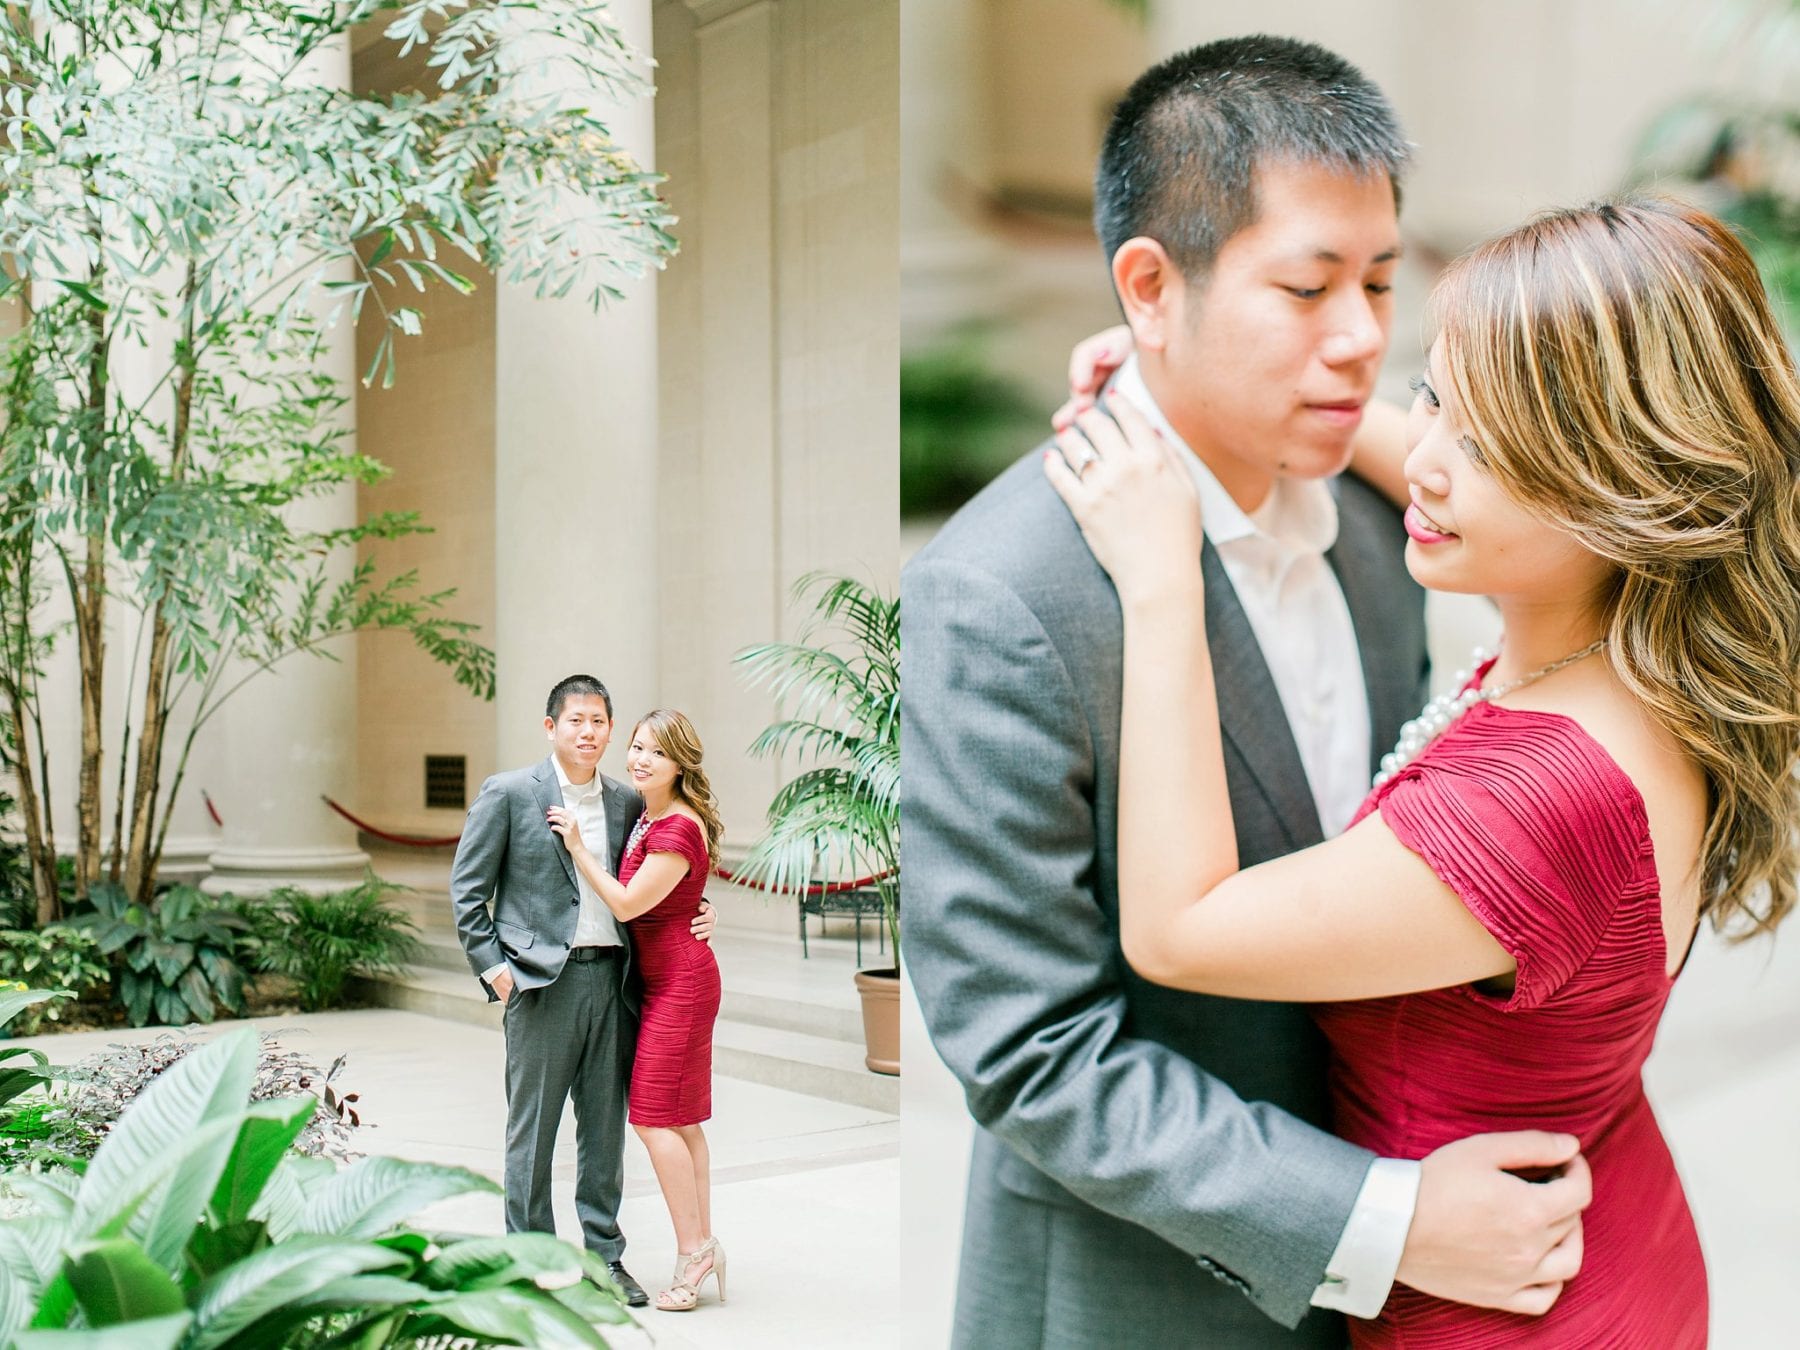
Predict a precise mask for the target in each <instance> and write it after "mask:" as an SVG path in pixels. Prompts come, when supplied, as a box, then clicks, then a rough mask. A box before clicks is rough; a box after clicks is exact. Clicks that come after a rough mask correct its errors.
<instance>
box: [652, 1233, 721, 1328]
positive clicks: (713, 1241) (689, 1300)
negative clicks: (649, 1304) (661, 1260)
mask: <svg viewBox="0 0 1800 1350" xmlns="http://www.w3.org/2000/svg"><path fill="white" fill-rule="evenodd" d="M707 1256H711V1257H712V1264H711V1265H710V1266H708V1267H707V1268H706V1269H705V1270H703V1271H701V1272H700V1273H699V1274H698V1275H697V1276H690V1274H689V1272H690V1271H692V1269H693V1268H694V1266H695V1264H697V1263H698V1262H699V1261H701V1260H702V1259H703V1258H705V1257H707ZM709 1275H711V1276H715V1277H716V1278H717V1281H718V1287H719V1302H721V1303H723V1302H724V1301H725V1249H724V1248H723V1247H721V1246H720V1245H719V1240H718V1239H717V1238H710V1237H709V1238H708V1239H706V1241H705V1242H702V1243H701V1244H700V1245H699V1246H698V1247H696V1248H695V1249H694V1250H693V1251H691V1252H678V1253H676V1256H675V1283H674V1284H672V1285H671V1286H670V1287H669V1288H667V1289H665V1290H663V1291H662V1292H661V1293H660V1294H658V1295H657V1296H656V1308H657V1311H658V1312H692V1311H693V1310H694V1309H695V1308H696V1307H698V1306H699V1304H700V1290H701V1289H702V1288H703V1287H704V1286H705V1284H706V1277H707V1276H709Z"/></svg>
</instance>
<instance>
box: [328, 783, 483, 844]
mask: <svg viewBox="0 0 1800 1350" xmlns="http://www.w3.org/2000/svg"><path fill="white" fill-rule="evenodd" d="M319 800H320V801H322V802H324V803H325V805H327V806H329V807H330V808H331V809H332V810H333V811H336V812H337V813H338V814H339V815H340V816H342V817H343V818H344V819H345V820H347V821H349V822H350V823H351V824H352V825H354V826H356V828H357V829H359V830H361V831H362V832H363V833H364V834H372V835H374V836H375V837H376V838H377V839H379V840H381V841H382V842H384V843H388V844H405V845H406V846H407V847H408V848H452V847H454V846H455V845H456V844H457V843H458V842H460V841H461V839H462V836H461V835H460V834H452V835H447V836H445V837H444V838H442V839H427V838H424V837H423V836H420V835H416V834H389V833H388V832H387V831H386V830H378V829H376V828H375V827H374V826H373V825H371V824H369V822H368V821H366V820H363V819H361V818H359V817H357V816H353V815H351V814H350V813H349V812H348V811H346V810H345V809H344V808H343V807H341V806H339V805H338V804H337V803H336V802H334V801H332V800H331V798H329V797H327V796H324V795H323V794H321V795H320V797H319Z"/></svg>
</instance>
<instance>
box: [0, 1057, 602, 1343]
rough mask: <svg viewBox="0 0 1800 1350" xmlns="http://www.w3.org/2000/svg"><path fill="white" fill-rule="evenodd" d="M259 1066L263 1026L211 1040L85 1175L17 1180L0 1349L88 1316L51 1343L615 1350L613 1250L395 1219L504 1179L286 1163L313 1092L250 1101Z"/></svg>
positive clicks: (149, 1093) (389, 1162) (121, 1128)
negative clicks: (26, 1205) (464, 1235)
mask: <svg viewBox="0 0 1800 1350" xmlns="http://www.w3.org/2000/svg"><path fill="white" fill-rule="evenodd" d="M255 1074H256V1049H255V1040H254V1037H253V1036H252V1034H251V1033H250V1032H249V1031H248V1030H245V1031H237V1032H233V1033H231V1034H230V1035H228V1036H223V1037H220V1038H219V1039H218V1040H216V1041H214V1042H212V1043H211V1044H208V1045H205V1046H201V1047H200V1048H198V1049H196V1050H194V1051H193V1052H192V1053H191V1054H188V1055H185V1056H183V1057H182V1058H181V1060H180V1061H179V1062H177V1063H175V1064H173V1065H171V1066H170V1067H169V1068H168V1070H167V1071H166V1072H164V1073H163V1074H162V1075H161V1076H160V1077H159V1078H157V1080H156V1081H155V1082H153V1083H151V1085H150V1086H149V1087H148V1088H146V1089H145V1090H144V1092H143V1093H142V1095H140V1096H139V1097H138V1099H137V1100H136V1102H135V1103H133V1105H132V1106H131V1108H130V1109H129V1110H128V1111H126V1113H125V1114H124V1115H123V1116H122V1117H121V1118H120V1119H119V1122H118V1125H117V1127H116V1128H115V1129H114V1130H113V1131H112V1132H111V1133H110V1134H109V1135H108V1136H107V1138H106V1140H105V1141H104V1142H103V1143H102V1144H101V1145H100V1148H99V1150H98V1151H97V1152H96V1153H95V1154H94V1158H93V1161H92V1162H91V1163H90V1164H89V1165H88V1168H87V1170H86V1172H85V1173H83V1174H82V1176H81V1177H80V1178H79V1180H76V1179H75V1178H73V1177H72V1176H71V1175H70V1174H68V1173H60V1174H54V1175H53V1176H45V1177H19V1176H17V1175H16V1174H15V1175H12V1176H9V1177H8V1178H7V1180H8V1181H9V1182H10V1183H11V1184H12V1185H13V1187H14V1188H15V1189H16V1190H18V1191H19V1192H20V1193H21V1194H22V1195H24V1196H25V1197H26V1198H27V1199H28V1200H31V1201H33V1202H35V1206H36V1210H35V1212H34V1213H32V1214H30V1215H28V1216H25V1217H23V1218H20V1219H17V1220H15V1221H14V1222H12V1223H8V1224H4V1225H0V1344H9V1343H11V1342H12V1340H13V1338H14V1337H15V1336H19V1337H20V1343H21V1344H25V1343H27V1337H26V1336H24V1335H21V1333H23V1332H25V1329H26V1328H27V1327H30V1328H31V1329H32V1331H31V1332H30V1333H29V1340H31V1341H36V1340H38V1339H39V1337H40V1335H41V1333H43V1332H48V1331H54V1330H56V1329H60V1328H65V1327H71V1326H86V1327H92V1328H96V1329H99V1330H100V1332H101V1333H102V1335H103V1336H104V1339H101V1336H91V1337H88V1338H85V1339H83V1340H81V1341H76V1340H73V1339H68V1340H64V1339H61V1338H58V1339H50V1338H48V1337H45V1338H44V1343H45V1344H62V1343H67V1344H108V1345H118V1346H126V1345H129V1346H132V1347H141V1348H142V1350H160V1348H162V1347H173V1346H175V1345H178V1344H179V1345H186V1346H195V1347H200V1346H207V1347H220V1348H221V1350H237V1348H238V1347H243V1348H244V1350H248V1348H249V1347H275V1346H300V1345H321V1344H324V1343H326V1342H327V1341H329V1343H331V1344H333V1345H345V1346H348V1345H355V1346H359V1347H370V1348H371V1350H373V1348H375V1347H385V1346H399V1345H416V1344H417V1343H418V1342H419V1341H421V1340H423V1339H425V1338H428V1337H452V1336H455V1337H472V1338H474V1341H475V1343H478V1344H484V1345H489V1344H495V1343H499V1344H515V1345H534V1346H544V1347H561V1346H598V1347H605V1345H606V1344H607V1342H606V1340H605V1339H604V1338H603V1337H602V1336H601V1334H600V1333H599V1332H598V1331H597V1330H596V1329H595V1324H596V1323H603V1322H604V1323H612V1324H621V1323H624V1322H626V1321H627V1320H628V1319H627V1316H626V1313H625V1310H624V1306H623V1299H622V1297H621V1295H620V1293H619V1290H618V1287H617V1286H616V1285H614V1284H613V1283H612V1280H611V1278H610V1276H609V1275H608V1273H607V1270H606V1265H605V1263H604V1262H603V1261H601V1260H600V1258H599V1257H597V1256H594V1255H593V1254H592V1253H589V1252H585V1251H582V1250H581V1249H580V1248H578V1247H575V1246H572V1245H570V1244H568V1243H565V1242H562V1241H560V1240H559V1239H557V1238H555V1237H552V1236H551V1235H549V1234H547V1233H511V1234H507V1235H506V1236H504V1237H477V1238H468V1239H463V1240H447V1239H441V1240H436V1241H434V1240H433V1239H432V1238H430V1237H428V1236H427V1235H425V1234H423V1233H420V1232H416V1231H411V1230H407V1229H403V1228H399V1227H397V1225H399V1224H400V1223H401V1221H402V1220H404V1219H405V1218H406V1217H407V1216H409V1215H411V1214H413V1213H415V1212H417V1211H418V1210H419V1209H421V1208H423V1207H425V1206H427V1205H431V1204H435V1203H436V1202H438V1201H440V1200H446V1199H450V1198H452V1197H455V1196H460V1195H468V1194H475V1193H486V1194H495V1193H497V1192H498V1191H499V1187H498V1186H496V1185H495V1184H494V1183H493V1182H491V1181H489V1180H488V1179H487V1178H485V1177H482V1176H479V1175H477V1174H476V1173H474V1172H470V1171H466V1170H464V1169H463V1168H458V1167H442V1166H438V1165H436V1164H430V1163H415V1162H407V1161H404V1160H402V1159H398V1158H380V1157H376V1158H363V1159H361V1160H359V1161H357V1162H355V1163H353V1164H351V1165H350V1166H349V1167H347V1168H343V1169H341V1170H340V1169H339V1168H337V1167H335V1166H333V1165H332V1164H331V1163H330V1162H328V1161H326V1160H324V1159H321V1158H298V1157H294V1156H292V1155H291V1154H290V1153H289V1146H290V1145H291V1143H292V1142H293V1141H294V1139H296V1138H297V1137H298V1135H299V1133H300V1131H301V1130H302V1129H303V1128H304V1126H305V1123H306V1121H307V1120H308V1119H309V1118H310V1117H311V1115H312V1113H313V1111H314V1110H315V1108H316V1106H317V1103H316V1102H315V1101H313V1100H311V1099H310V1098H302V1099H299V1100H276V1101H251V1100H249V1098H250V1092H251V1089H252V1085H253V1083H254V1081H255ZM440 1243H441V1245H440Z"/></svg>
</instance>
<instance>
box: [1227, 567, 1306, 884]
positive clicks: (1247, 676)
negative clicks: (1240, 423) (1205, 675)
mask: <svg viewBox="0 0 1800 1350" xmlns="http://www.w3.org/2000/svg"><path fill="white" fill-rule="evenodd" d="M1200 571H1201V574H1202V575H1203V576H1204V577H1205V579H1206V640H1207V643H1208V645H1209V646H1210V647H1211V648H1212V651H1213V683H1214V685H1215V686H1216V687H1217V689H1218V692H1219V723H1220V725H1221V727H1222V728H1223V730H1224V734H1225V740H1226V741H1227V742H1229V743H1230V745H1231V746H1232V748H1233V749H1235V750H1236V751H1237V753H1238V756H1239V758H1241V759H1242V760H1243V762H1244V764H1245V766H1246V767H1247V768H1248V769H1249V770H1250V773H1251V776H1252V777H1254V778H1255V779H1256V784H1257V786H1258V787H1259V788H1261V789H1262V794H1263V796H1264V797H1265V798H1267V799H1268V803H1269V807H1270V809H1271V810H1272V811H1273V812H1274V814H1275V818H1276V820H1278V821H1279V822H1280V823H1281V829H1282V832H1283V833H1284V834H1285V835H1287V838H1288V845H1289V847H1290V848H1306V847H1307V846H1308V845H1311V844H1316V843H1318V842H1319V841H1320V840H1321V839H1323V838H1324V837H1325V833H1324V830H1323V829H1322V828H1321V827H1320V825H1319V809H1318V807H1317V806H1316V805H1315V804H1314V802H1313V795H1312V786H1311V784H1309V783H1308V782H1307V781H1306V768H1305V766H1304V765H1302V764H1301V762H1300V751H1299V750H1298V749H1297V748H1296V747H1295V745H1294V733H1293V730H1292V728H1291V727H1289V725H1288V719H1287V712H1286V710H1285V709H1284V708H1283V707H1282V706H1281V695H1280V694H1278V693H1277V692H1276V690H1275V680H1274V677H1273V676H1271V675H1270V674H1269V665H1268V662H1267V661H1265V660H1264V659H1263V654H1262V648H1261V647H1260V646H1258V645H1257V642H1256V632H1255V630H1254V629H1252V628H1251V627H1250V619H1249V616H1247V615H1246V614H1245V613H1244V608H1243V606H1242V605H1240V604H1239V603H1238V598H1237V592H1236V591H1235V590H1233V589H1232V586H1231V579H1230V578H1229V577H1228V576H1226V575H1225V566H1224V564H1223V563H1221V562H1220V561H1219V555H1218V551H1217V550H1215V549H1214V548H1213V546H1212V541H1211V540H1207V541H1206V543H1205V544H1204V545H1202V547H1201V550H1200Z"/></svg>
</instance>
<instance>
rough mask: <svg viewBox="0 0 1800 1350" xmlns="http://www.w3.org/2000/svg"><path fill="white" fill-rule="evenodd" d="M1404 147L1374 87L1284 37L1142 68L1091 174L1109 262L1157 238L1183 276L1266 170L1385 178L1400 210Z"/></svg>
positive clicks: (1207, 257) (1209, 260)
mask: <svg viewBox="0 0 1800 1350" xmlns="http://www.w3.org/2000/svg"><path fill="white" fill-rule="evenodd" d="M1407 154H1408V147H1407V143H1406V139H1405V137H1404V136H1403V135H1402V134H1401V131H1400V122H1399V119H1398V118H1397V117H1396V116H1395V115H1394V110H1393V108H1392V106H1391V105H1390V104H1389V103H1388V101H1387V96H1386V95H1384V94H1383V93H1382V92H1381V90H1380V89H1378V88H1377V87H1376V86H1375V84H1374V83H1373V82H1372V81H1371V80H1370V79H1369V78H1368V77H1367V76H1365V75H1364V74H1363V73H1362V72H1361V71H1360V70H1358V69H1357V68H1356V67H1355V66H1353V65H1351V64H1350V63H1349V62H1348V61H1346V60H1344V59H1343V58H1342V57H1341V56H1337V55H1334V54H1333V53H1331V52H1328V51H1326V50H1325V49H1324V48H1323V47H1317V46H1314V45H1313V44H1312V43H1310V42H1299V41H1296V40H1295V39H1293V38H1280V37H1268V36H1265V35H1257V36H1254V37H1236V38H1226V39H1224V40H1222V41H1219V42H1209V43H1207V44H1206V45H1205V46H1202V47H1195V48H1193V49H1191V50H1189V51H1185V52H1181V53H1179V54H1178V55H1176V56H1172V57H1170V58H1169V59H1168V60H1167V61H1164V62H1163V63H1162V64H1160V65H1157V66H1153V67H1151V68H1150V69H1149V70H1147V71H1145V72H1144V73H1143V74H1142V75H1140V76H1139V77H1138V79H1137V82H1136V83H1135V84H1133V85H1132V86H1131V88H1130V90H1129V91H1128V92H1127V93H1126V95H1125V97H1124V99H1123V100H1121V101H1120V103H1119V106H1118V107H1117V108H1116V109H1115V110H1114V111H1113V117H1112V123H1111V125H1110V126H1108V127H1107V130H1106V141H1105V143H1104V145H1103V146H1102V148H1101V151H1100V167H1099V169H1098V170H1097V171H1096V173H1095V176H1094V229H1095V232H1096V233H1097V234H1099V236H1100V244H1101V247H1103V248H1104V249H1105V250H1106V260H1107V264H1108V265H1109V266H1110V265H1111V263H1112V257H1113V254H1115V253H1116V252H1118V250H1119V246H1120V245H1121V244H1123V243H1124V242H1125V241H1126V240H1127V239H1133V238H1136V237H1137V236H1139V235H1143V236H1146V237H1148V238H1151V239H1154V240H1156V241H1157V242H1158V243H1159V244H1161V245H1162V246H1163V248H1164V249H1166V250H1167V251H1168V254H1169V257H1170V258H1171V259H1173V260H1174V262H1175V265H1176V266H1177V267H1179V268H1180V269H1181V272H1182V275H1183V276H1185V277H1188V278H1190V279H1194V278H1201V277H1204V276H1205V275H1206V274H1207V273H1208V272H1210V271H1211V269H1212V264H1213V260H1214V259H1215V258H1217V257H1218V255H1219V250H1220V249H1221V248H1222V247H1224V245H1225V241H1226V240H1227V239H1230V238H1231V236H1232V235H1234V234H1236V233H1237V232H1238V231H1239V230H1241V229H1244V228H1245V227H1246V226H1248V225H1250V224H1252V223H1254V222H1255V220H1256V212H1257V202H1256V184H1255V174H1256V170H1257V169H1258V167H1260V166H1261V165H1263V164H1266V163H1270V162H1282V161H1286V162H1290V163H1301V164H1320V165H1325V166H1328V167H1341V168H1343V169H1344V170H1345V171H1346V172H1348V173H1352V174H1359V175H1360V174H1373V173H1385V174H1386V175H1387V177H1388V181H1389V182H1390V183H1391V184H1392V185H1393V189H1394V205H1395V206H1396V207H1398V206H1399V204H1400V175H1401V172H1402V170H1403V169H1404V168H1405V167H1406V161H1407Z"/></svg>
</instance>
